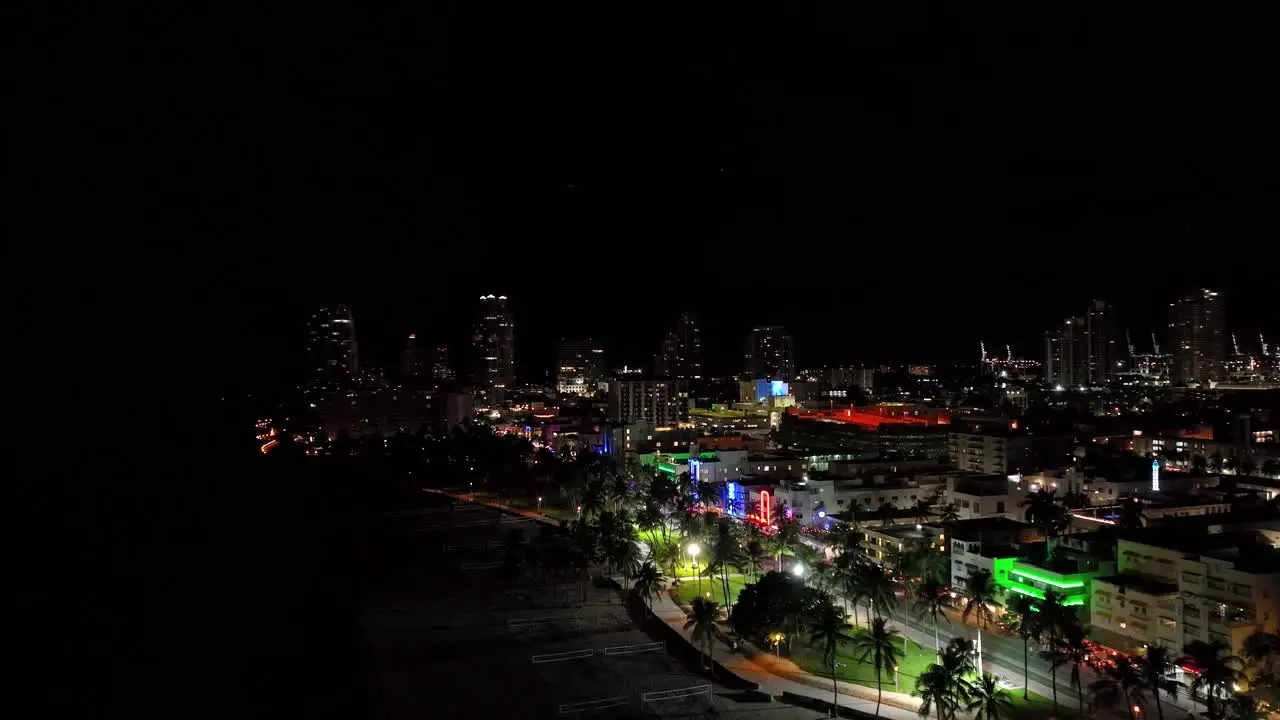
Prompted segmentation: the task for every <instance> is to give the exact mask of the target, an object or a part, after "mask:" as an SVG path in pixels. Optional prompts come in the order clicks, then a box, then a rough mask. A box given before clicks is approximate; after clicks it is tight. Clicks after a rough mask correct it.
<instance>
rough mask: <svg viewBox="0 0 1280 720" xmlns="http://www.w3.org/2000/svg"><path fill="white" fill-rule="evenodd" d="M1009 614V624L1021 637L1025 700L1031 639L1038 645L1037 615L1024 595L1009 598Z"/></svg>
mask: <svg viewBox="0 0 1280 720" xmlns="http://www.w3.org/2000/svg"><path fill="white" fill-rule="evenodd" d="M1008 609H1009V613H1010V615H1011V616H1012V618H1013V621H1012V622H1011V623H1009V624H1010V625H1011V626H1012V627H1011V628H1010V629H1011V630H1014V631H1015V632H1017V633H1018V635H1020V636H1021V637H1022V699H1023V700H1026V699H1027V686H1028V685H1030V684H1031V639H1032V638H1035V639H1036V642H1037V643H1039V640H1040V635H1041V628H1040V623H1039V621H1038V618H1037V613H1036V611H1035V610H1034V609H1033V607H1032V605H1031V600H1029V599H1028V598H1027V596H1026V595H1014V596H1013V597H1011V598H1009V604H1008Z"/></svg>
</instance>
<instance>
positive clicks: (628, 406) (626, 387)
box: [609, 380, 689, 427]
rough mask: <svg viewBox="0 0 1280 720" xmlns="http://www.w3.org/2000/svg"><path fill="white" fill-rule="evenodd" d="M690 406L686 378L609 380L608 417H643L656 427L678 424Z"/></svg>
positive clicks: (627, 419)
mask: <svg viewBox="0 0 1280 720" xmlns="http://www.w3.org/2000/svg"><path fill="white" fill-rule="evenodd" d="M688 408H689V392H688V386H687V385H686V383H685V382H684V381H683V380H615V381H612V382H610V383H609V419H610V420H611V421H613V422H624V423H625V422H637V421H644V422H647V423H649V424H651V425H654V426H656V427H675V426H676V425H678V424H679V422H680V420H681V419H682V418H683V417H684V416H685V415H686V414H687V412H688Z"/></svg>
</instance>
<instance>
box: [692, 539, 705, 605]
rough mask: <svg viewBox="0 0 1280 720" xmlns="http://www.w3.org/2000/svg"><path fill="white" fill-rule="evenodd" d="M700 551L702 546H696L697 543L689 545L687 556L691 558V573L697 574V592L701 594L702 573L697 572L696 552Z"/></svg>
mask: <svg viewBox="0 0 1280 720" xmlns="http://www.w3.org/2000/svg"><path fill="white" fill-rule="evenodd" d="M699 552H702V548H700V547H698V543H692V544H690V545H689V557H691V558H693V574H694V575H697V576H698V594H699V595H701V594H702V574H701V573H699V572H698V553H699Z"/></svg>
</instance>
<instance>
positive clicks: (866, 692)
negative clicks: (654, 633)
mask: <svg viewBox="0 0 1280 720" xmlns="http://www.w3.org/2000/svg"><path fill="white" fill-rule="evenodd" d="M653 613H654V615H656V616H657V617H658V618H659V619H661V620H663V621H664V622H666V623H667V624H668V625H670V626H672V627H673V628H675V629H676V630H677V631H679V633H680V635H681V636H682V637H684V638H685V639H686V640H689V631H687V630H685V629H684V624H685V621H686V620H687V619H688V618H686V616H685V614H684V611H683V610H681V609H680V606H679V605H676V603H675V602H674V601H673V600H672V599H671V597H670V596H669V595H668V594H667V593H666V592H665V591H664V592H662V593H659V595H658V596H657V597H655V598H654V599H653ZM690 642H692V640H690ZM712 655H713V656H714V657H715V659H716V660H717V661H718V662H719V663H720V664H721V665H723V666H724V667H726V668H728V669H729V670H730V671H731V672H732V673H734V674H735V675H737V676H738V677H741V678H742V679H744V680H749V681H751V682H753V683H756V684H757V685H759V686H760V690H761V691H763V692H766V693H768V694H770V695H773V696H775V697H776V696H779V695H782V693H784V692H788V693H793V694H795V695H800V696H803V697H809V698H815V699H818V700H822V701H824V702H831V699H832V698H831V680H830V679H829V678H822V677H818V676H816V675H810V674H808V673H806V672H804V671H803V670H800V668H798V667H796V665H795V663H792V662H791V661H790V660H786V659H779V660H775V659H774V658H773V657H770V656H769V655H767V654H764V653H760V654H757V655H755V656H754V657H752V658H748V657H746V656H745V655H743V654H742V652H741V651H739V652H734V651H732V650H730V649H729V646H728V644H727V643H726V642H725V641H724V640H722V639H720V638H716V640H715V641H714V644H713V646H712ZM839 688H840V705H841V706H842V707H847V708H852V709H854V710H858V711H860V712H865V713H867V714H869V715H870V714H873V713H875V711H876V691H875V689H874V688H869V687H865V686H863V685H852V684H850V683H846V682H843V681H839ZM919 707H920V699H919V698H914V697H911V696H910V695H907V694H905V693H898V692H893V691H891V690H885V691H884V702H883V703H882V704H881V706H880V716H881V717H886V718H893V719H894V720H919V718H920V716H919V714H918V713H917V712H916V708H919Z"/></svg>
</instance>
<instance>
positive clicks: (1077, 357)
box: [1044, 317, 1089, 388]
mask: <svg viewBox="0 0 1280 720" xmlns="http://www.w3.org/2000/svg"><path fill="white" fill-rule="evenodd" d="M1044 376H1045V382H1046V383H1048V384H1049V385H1051V386H1056V385H1061V386H1062V387H1063V388H1077V387H1081V386H1084V385H1087V384H1088V383H1089V339H1088V332H1087V331H1086V328H1085V321H1084V319H1083V318H1078V317H1076V318H1067V319H1066V320H1064V321H1063V322H1062V327H1061V328H1059V329H1057V330H1053V331H1050V332H1048V333H1045V351H1044Z"/></svg>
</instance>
